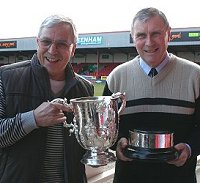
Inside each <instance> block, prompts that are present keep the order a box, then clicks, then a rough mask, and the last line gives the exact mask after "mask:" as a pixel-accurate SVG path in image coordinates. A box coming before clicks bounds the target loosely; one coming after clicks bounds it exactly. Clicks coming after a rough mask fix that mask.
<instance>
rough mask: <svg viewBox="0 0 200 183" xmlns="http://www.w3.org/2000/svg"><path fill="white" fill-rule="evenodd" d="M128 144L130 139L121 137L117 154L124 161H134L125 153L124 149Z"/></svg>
mask: <svg viewBox="0 0 200 183" xmlns="http://www.w3.org/2000/svg"><path fill="white" fill-rule="evenodd" d="M127 145H128V140H127V139H126V138H121V139H120V140H119V141H118V143H117V148H116V155H117V158H118V159H120V160H122V161H132V159H130V158H127V157H126V156H124V154H123V150H124V149H125V147H126V146H127Z"/></svg>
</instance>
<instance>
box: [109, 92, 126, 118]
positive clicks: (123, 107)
mask: <svg viewBox="0 0 200 183" xmlns="http://www.w3.org/2000/svg"><path fill="white" fill-rule="evenodd" d="M111 97H112V98H111V99H114V100H116V99H119V98H120V99H121V101H122V104H121V106H120V108H119V110H118V114H119V115H120V114H121V113H122V111H123V110H124V109H125V107H126V97H125V92H124V93H121V92H117V93H113V94H112V96H111Z"/></svg>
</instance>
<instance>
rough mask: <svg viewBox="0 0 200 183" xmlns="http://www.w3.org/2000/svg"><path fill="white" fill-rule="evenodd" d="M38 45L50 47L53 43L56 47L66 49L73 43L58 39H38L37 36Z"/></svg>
mask: <svg viewBox="0 0 200 183" xmlns="http://www.w3.org/2000/svg"><path fill="white" fill-rule="evenodd" d="M39 42H40V44H39V46H40V47H43V48H50V47H51V45H52V44H55V46H56V48H57V49H60V50H66V49H68V48H69V47H70V46H71V45H72V44H73V43H67V42H66V41H62V40H58V41H52V40H50V39H40V38H39Z"/></svg>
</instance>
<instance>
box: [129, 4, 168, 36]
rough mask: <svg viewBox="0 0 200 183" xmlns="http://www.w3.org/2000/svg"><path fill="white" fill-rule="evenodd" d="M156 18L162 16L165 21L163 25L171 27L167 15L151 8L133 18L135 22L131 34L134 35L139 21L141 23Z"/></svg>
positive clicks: (142, 10)
mask: <svg viewBox="0 0 200 183" xmlns="http://www.w3.org/2000/svg"><path fill="white" fill-rule="evenodd" d="M154 16H160V17H161V18H162V20H163V23H164V24H165V26H166V27H169V22H168V20H167V17H166V16H165V14H164V13H163V12H162V11H160V10H158V9H156V8H153V7H149V8H144V9H141V10H140V11H138V12H137V14H136V15H135V17H134V18H133V22H132V25H131V33H133V31H134V30H133V29H134V24H135V22H136V21H137V20H139V21H141V22H146V21H147V20H148V19H149V18H152V17H154Z"/></svg>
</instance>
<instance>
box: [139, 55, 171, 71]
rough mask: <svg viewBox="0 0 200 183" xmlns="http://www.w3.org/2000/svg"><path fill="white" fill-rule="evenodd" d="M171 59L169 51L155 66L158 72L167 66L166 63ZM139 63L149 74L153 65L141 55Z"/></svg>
mask: <svg viewBox="0 0 200 183" xmlns="http://www.w3.org/2000/svg"><path fill="white" fill-rule="evenodd" d="M169 60H170V54H169V53H167V56H166V57H165V59H164V60H163V61H162V62H161V63H160V64H159V65H158V66H157V67H156V68H155V69H156V70H157V72H158V73H159V72H160V71H161V70H162V69H163V68H164V67H165V65H166V64H167V63H168V62H169ZM139 64H140V66H141V68H142V69H143V70H144V72H145V73H146V74H147V75H148V74H149V72H150V70H151V67H150V66H149V65H148V64H147V63H146V62H145V61H144V60H143V59H142V58H141V57H140V60H139Z"/></svg>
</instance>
